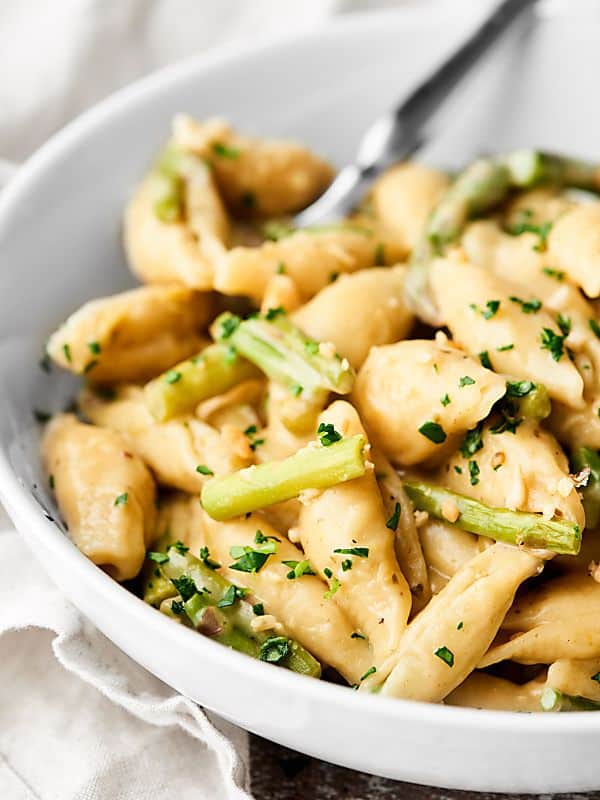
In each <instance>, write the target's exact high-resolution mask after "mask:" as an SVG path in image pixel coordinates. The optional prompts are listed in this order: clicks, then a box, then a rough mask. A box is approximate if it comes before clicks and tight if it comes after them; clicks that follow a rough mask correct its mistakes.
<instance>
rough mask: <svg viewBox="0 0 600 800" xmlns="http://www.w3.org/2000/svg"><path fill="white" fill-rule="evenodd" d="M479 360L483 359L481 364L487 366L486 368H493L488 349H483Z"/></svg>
mask: <svg viewBox="0 0 600 800" xmlns="http://www.w3.org/2000/svg"><path fill="white" fill-rule="evenodd" d="M479 360H480V361H481V366H482V367H485V368H486V369H492V362H491V361H490V354H489V353H488V351H487V350H482V351H481V353H479Z"/></svg>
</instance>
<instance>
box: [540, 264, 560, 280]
mask: <svg viewBox="0 0 600 800" xmlns="http://www.w3.org/2000/svg"><path fill="white" fill-rule="evenodd" d="M542 272H543V273H544V275H547V276H548V277H549V278H554V279H555V280H557V281H564V279H565V273H564V272H563V271H562V270H560V269H552V268H551V267H543V268H542Z"/></svg>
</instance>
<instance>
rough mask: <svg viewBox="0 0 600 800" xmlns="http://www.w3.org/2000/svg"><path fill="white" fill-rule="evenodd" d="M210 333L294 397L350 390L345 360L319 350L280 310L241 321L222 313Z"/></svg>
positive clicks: (351, 376) (349, 370)
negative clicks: (286, 389) (285, 388)
mask: <svg viewBox="0 0 600 800" xmlns="http://www.w3.org/2000/svg"><path fill="white" fill-rule="evenodd" d="M212 332H213V337H214V338H215V339H217V340H219V341H221V342H223V343H228V344H231V345H233V347H235V349H236V350H237V351H238V352H239V353H241V354H242V355H243V356H245V357H246V358H247V359H248V360H249V361H252V362H253V363H254V364H256V366H257V367H259V368H260V369H261V370H262V371H263V372H264V373H265V374H266V375H268V376H269V378H271V379H272V380H274V381H277V382H278V383H281V384H283V385H284V386H286V387H287V388H288V389H289V390H290V391H291V392H292V393H293V394H294V395H296V396H300V397H302V398H304V399H313V398H316V399H320V398H322V397H323V394H324V393H326V392H336V393H337V394H348V393H349V392H351V391H352V387H353V385H354V377H355V375H354V370H353V369H352V367H351V366H350V364H349V363H348V361H347V359H342V358H340V356H339V355H337V353H332V354H331V355H330V354H328V353H326V354H324V353H323V352H321V350H322V348H320V347H319V343H318V342H315V341H313V340H311V339H309V338H308V337H307V336H305V335H304V334H303V333H302V331H301V330H299V328H297V327H296V326H295V325H293V324H292V323H291V322H290V321H289V320H288V319H287V317H286V315H285V313H284V312H283V311H282V310H280V309H271V310H270V311H267V313H266V314H264V315H260V316H255V317H250V318H249V319H246V320H243V321H242V320H240V319H239V317H236V316H234V315H233V314H230V313H229V312H225V313H224V314H221V315H220V316H219V317H218V318H217V319H216V320H215V322H214V324H213V328H212Z"/></svg>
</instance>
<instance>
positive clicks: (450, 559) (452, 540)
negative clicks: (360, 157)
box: [419, 519, 492, 581]
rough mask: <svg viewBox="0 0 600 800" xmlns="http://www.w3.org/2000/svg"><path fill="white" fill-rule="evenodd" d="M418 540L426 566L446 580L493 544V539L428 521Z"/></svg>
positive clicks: (437, 521)
mask: <svg viewBox="0 0 600 800" xmlns="http://www.w3.org/2000/svg"><path fill="white" fill-rule="evenodd" d="M419 538H420V540H421V547H422V548H423V555H424V556H425V561H426V563H427V566H428V567H429V569H431V570H435V572H436V573H438V575H440V576H442V578H444V579H445V580H447V581H448V580H450V578H451V577H452V576H453V575H455V574H456V573H457V572H458V571H459V569H461V568H462V567H463V566H464V565H465V564H466V563H467V562H468V561H470V560H471V559H472V558H475V556H477V555H479V553H482V552H483V551H484V550H485V549H486V548H488V547H491V545H492V541H491V539H486V538H485V537H483V536H476V535H475V534H474V533H469V532H468V531H463V530H461V529H460V528H457V527H456V526H455V525H451V524H450V523H448V522H441V521H440V520H437V519H428V520H427V521H426V522H425V523H424V524H423V525H421V526H420V527H419Z"/></svg>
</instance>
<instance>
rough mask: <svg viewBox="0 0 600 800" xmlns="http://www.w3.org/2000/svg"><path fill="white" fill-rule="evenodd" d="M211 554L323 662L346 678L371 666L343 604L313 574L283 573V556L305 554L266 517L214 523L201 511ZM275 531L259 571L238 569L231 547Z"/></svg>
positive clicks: (295, 557) (366, 649) (351, 678)
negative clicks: (272, 550)
mask: <svg viewBox="0 0 600 800" xmlns="http://www.w3.org/2000/svg"><path fill="white" fill-rule="evenodd" d="M204 522H205V531H206V534H207V539H208V545H209V548H210V553H211V556H212V557H213V558H215V559H216V560H217V561H218V562H219V563H220V564H222V565H223V570H222V571H223V575H225V577H226V578H228V579H229V580H230V581H232V582H233V583H236V584H238V585H240V584H241V585H243V586H247V587H248V588H250V589H251V590H252V592H253V593H254V594H255V595H256V596H257V597H258V598H259V599H260V600H262V601H263V603H264V605H265V610H266V611H267V612H268V613H272V614H274V615H275V616H276V617H277V619H279V620H281V622H282V623H283V625H284V626H285V629H286V631H288V632H289V634H290V636H293V637H294V639H297V640H298V641H299V642H300V643H301V644H302V645H304V647H306V648H308V649H309V650H310V652H311V653H314V655H315V656H316V657H317V658H318V659H319V660H320V661H322V662H324V663H326V664H330V665H331V666H332V667H334V668H335V669H336V670H337V671H338V672H339V673H340V675H343V676H344V677H345V678H346V679H347V680H348V681H349V682H351V683H354V682H356V681H358V679H359V678H360V676H361V675H362V674H363V673H364V672H365V671H366V670H367V669H368V668H369V667H370V665H371V663H372V660H371V659H372V655H371V653H370V649H369V646H368V644H367V642H366V641H363V640H362V639H356V638H354V639H353V638H352V633H354V631H355V629H354V627H353V626H352V624H351V622H350V620H349V619H348V617H347V616H346V615H345V614H344V612H343V611H342V609H341V608H340V607H339V606H338V605H336V604H335V603H333V602H332V601H331V600H327V599H326V598H325V597H324V595H325V592H326V591H327V585H326V584H325V583H324V582H323V581H322V580H321V578H319V577H318V576H316V575H302V576H301V577H300V578H294V579H293V580H292V579H290V578H288V577H287V574H288V573H289V571H290V567H289V566H287V565H286V564H284V563H283V562H284V561H303V560H304V559H305V558H306V556H305V555H304V554H303V553H302V551H301V550H300V549H299V548H297V547H295V546H294V545H293V544H292V543H291V542H289V541H288V540H287V539H286V538H285V536H282V535H281V533H280V532H279V531H278V530H277V529H275V528H273V527H272V526H271V525H270V524H269V523H268V521H267V520H266V518H265V517H263V516H261V515H260V514H252V515H251V516H249V517H248V518H241V517H240V518H237V519H232V520H229V521H228V522H215V520H213V519H211V518H210V517H209V516H208V515H207V514H205V515H204ZM257 530H260V531H262V533H263V534H264V535H265V536H275V537H277V539H278V541H277V542H276V545H277V552H276V553H275V554H274V555H271V556H269V558H268V559H267V561H266V563H265V564H264V566H263V567H261V569H260V570H259V571H258V572H255V573H250V572H239V571H237V570H233V569H231V568H230V566H229V565H231V564H232V563H233V558H232V557H231V555H230V553H229V550H230V548H231V547H234V546H235V547H240V546H241V547H256V545H255V543H254V542H255V535H256V531H257Z"/></svg>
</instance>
